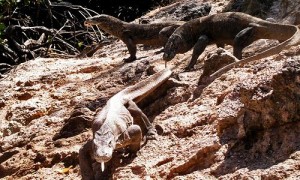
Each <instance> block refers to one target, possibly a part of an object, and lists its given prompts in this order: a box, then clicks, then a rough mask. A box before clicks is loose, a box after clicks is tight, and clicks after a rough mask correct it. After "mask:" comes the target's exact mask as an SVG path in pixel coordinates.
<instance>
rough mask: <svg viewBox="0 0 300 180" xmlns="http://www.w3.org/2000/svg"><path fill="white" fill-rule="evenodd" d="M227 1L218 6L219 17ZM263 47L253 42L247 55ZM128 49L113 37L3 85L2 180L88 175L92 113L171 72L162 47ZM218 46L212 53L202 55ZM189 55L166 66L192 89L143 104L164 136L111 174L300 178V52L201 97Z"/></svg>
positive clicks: (239, 73)
mask: <svg viewBox="0 0 300 180" xmlns="http://www.w3.org/2000/svg"><path fill="white" fill-rule="evenodd" d="M185 2H194V1H182V2H180V3H185ZM197 2H198V3H199V2H202V1H197ZM203 2H204V1H203ZM205 2H208V1H205ZM285 2H290V1H285ZM227 3H228V2H227V1H221V0H219V1H211V5H212V12H211V13H216V12H221V11H222V9H223V8H224V7H225V6H226V5H227ZM276 3H279V2H277V1H276V2H275V3H274V6H275V7H276V6H277V5H278V4H276ZM291 4H292V5H293V7H290V6H288V9H289V10H291V11H288V12H290V14H289V15H291V16H286V17H290V19H293V14H295V13H294V12H295V11H294V10H297V9H293V8H297V7H299V5H300V3H298V4H296V5H295V1H294V2H292V3H291ZM275 7H272V8H271V9H273V11H274V8H275ZM277 7H278V6H277ZM154 11H155V10H154ZM278 11H279V10H278ZM151 13H152V14H153V12H149V14H150V15H151ZM149 14H148V15H149ZM150 15H149V16H150ZM149 16H147V15H146V16H145V17H146V18H147V17H149ZM272 18H274V17H272ZM278 18H282V17H278ZM257 45H259V46H257ZM265 47H268V43H264V44H262V43H254V44H253V45H251V46H250V47H248V48H247V49H246V52H248V53H253V51H256V50H257V49H261V48H265ZM126 49H127V48H126V47H125V45H124V44H123V43H122V42H121V41H119V40H115V41H114V42H113V43H112V44H109V45H107V46H105V47H103V48H102V49H100V50H99V51H98V53H97V54H98V55H97V57H94V58H83V59H57V58H56V59H42V58H38V59H36V60H34V61H28V62H25V63H23V64H21V65H19V66H18V67H16V68H15V69H14V70H13V71H11V72H10V73H9V74H7V75H5V77H4V78H2V79H1V80H0V120H1V121H0V139H1V140H0V178H1V179H81V175H80V169H79V166H78V150H79V148H80V147H81V146H82V144H84V143H85V142H86V141H87V140H88V139H90V138H91V129H90V126H91V123H92V120H93V115H94V113H95V112H96V111H97V110H100V109H101V108H102V107H103V106H104V104H105V103H106V101H107V100H108V99H109V98H110V97H111V96H113V95H114V94H115V93H117V92H119V91H120V90H122V89H123V88H125V87H127V86H129V85H131V84H133V83H135V82H138V81H139V80H141V79H144V78H146V77H148V76H149V75H150V74H151V72H153V67H154V68H158V69H162V68H164V62H162V61H161V58H162V53H157V51H158V50H159V49H147V50H145V49H143V47H142V46H139V49H141V50H139V51H138V54H137V56H138V57H141V58H140V59H139V60H137V61H135V62H133V63H129V64H124V63H123V62H122V59H123V58H124V57H126V56H127V55H128V54H127V52H126ZM225 49H228V50H229V52H231V50H230V47H225ZM215 50H216V47H215V46H210V47H208V48H207V49H206V53H203V54H204V55H202V56H201V57H200V58H203V57H205V55H206V54H207V52H211V51H215ZM189 56H190V52H187V53H186V54H179V55H177V56H176V57H175V59H174V60H172V61H170V63H168V66H169V67H173V68H174V75H173V78H175V79H177V80H178V81H180V82H181V83H182V82H183V83H185V84H186V86H180V85H179V86H177V85H175V84H174V83H170V85H169V88H168V90H167V92H165V93H162V94H160V93H159V94H158V95H157V96H158V97H155V99H156V100H155V101H154V102H151V103H150V104H149V103H145V104H141V107H142V108H143V110H144V112H145V113H146V114H147V116H148V117H149V119H150V120H152V121H153V124H154V125H155V126H156V127H159V128H161V129H159V130H161V131H160V135H159V136H158V139H157V140H152V141H148V142H147V144H146V145H145V146H143V147H142V148H141V150H140V151H139V152H138V153H137V155H136V157H128V156H126V153H125V152H124V155H122V156H120V157H116V158H115V159H114V162H113V163H112V164H111V165H109V169H108V171H107V173H106V174H104V175H103V178H104V179H107V178H112V179H249V178H257V179H287V178H289V179H299V178H300V132H299V131H300V130H299V129H300V121H299V120H300V117H299V114H300V103H299V102H300V68H299V67H300V46H296V47H293V48H291V49H289V50H286V51H283V52H282V53H280V54H278V55H275V56H272V57H269V58H265V59H262V60H259V61H255V62H252V63H250V64H247V65H245V66H244V67H241V68H235V69H233V70H231V71H229V72H228V73H226V74H224V75H222V76H221V77H220V78H218V79H216V80H215V81H214V82H213V83H211V84H210V85H208V86H207V87H205V88H204V89H203V90H202V92H201V94H200V95H199V97H197V98H195V99H192V98H191V95H192V94H193V92H194V91H195V90H196V89H197V83H198V79H199V77H200V75H201V74H202V73H203V71H202V69H201V66H202V64H201V61H200V60H199V61H198V64H197V65H196V66H195V67H196V69H195V70H194V71H191V72H184V71H183V69H184V67H186V64H187V63H188V62H187V59H188V57H189Z"/></svg>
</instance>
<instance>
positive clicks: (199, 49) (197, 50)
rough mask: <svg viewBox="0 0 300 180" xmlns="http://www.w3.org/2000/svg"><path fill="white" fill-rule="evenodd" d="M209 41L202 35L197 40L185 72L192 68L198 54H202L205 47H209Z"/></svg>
mask: <svg viewBox="0 0 300 180" xmlns="http://www.w3.org/2000/svg"><path fill="white" fill-rule="evenodd" d="M209 42H210V39H209V38H208V37H207V36H206V35H202V36H200V37H199V38H198V41H197V42H196V44H195V45H194V49H193V54H192V58H191V61H190V63H189V65H188V66H187V67H186V70H190V69H192V68H193V67H194V65H195V64H196V62H197V59H198V57H199V56H200V54H202V53H203V51H204V49H205V48H206V46H207V45H209Z"/></svg>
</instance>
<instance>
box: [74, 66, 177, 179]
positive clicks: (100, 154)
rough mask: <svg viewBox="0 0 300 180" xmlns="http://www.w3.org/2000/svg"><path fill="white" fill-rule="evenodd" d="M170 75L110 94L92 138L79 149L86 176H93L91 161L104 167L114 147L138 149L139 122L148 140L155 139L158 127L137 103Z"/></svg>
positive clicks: (167, 70) (165, 74) (159, 73)
mask: <svg viewBox="0 0 300 180" xmlns="http://www.w3.org/2000/svg"><path fill="white" fill-rule="evenodd" d="M171 74H172V71H171V70H169V69H165V70H162V71H160V72H158V73H156V74H154V75H152V76H151V77H149V78H147V79H145V80H143V81H141V82H139V83H137V84H135V85H133V86H130V87H127V88H126V89H124V90H122V91H120V92H119V93H117V94H116V95H114V96H113V97H111V98H110V99H109V100H108V101H107V103H106V105H105V106H104V107H103V109H102V110H101V111H100V112H98V113H97V114H96V116H95V120H94V122H93V125H92V130H93V139H92V140H91V141H88V142H87V143H86V144H85V145H83V147H82V148H81V149H80V151H79V165H80V169H81V175H82V177H83V179H93V178H94V174H95V173H94V172H93V168H92V163H93V162H95V161H96V162H98V163H101V166H102V169H104V163H105V162H108V161H109V160H110V159H111V158H112V154H113V151H114V150H117V149H120V148H124V147H129V149H130V151H132V152H136V151H138V150H139V148H140V146H141V142H142V130H141V127H140V126H139V125H137V124H142V125H144V126H145V127H146V129H147V131H148V132H147V134H146V138H147V139H153V137H154V136H156V135H157V134H156V130H155V128H153V126H152V125H151V123H150V121H149V119H148V118H147V116H146V115H145V114H144V113H143V112H142V110H141V109H139V107H138V106H137V105H136V103H138V102H140V101H141V100H142V99H144V98H145V97H147V96H148V95H149V94H150V93H152V92H153V91H154V90H155V89H156V88H158V87H159V86H160V85H161V84H163V83H164V82H166V81H167V80H168V79H169V77H170V76H171ZM137 121H140V122H137ZM94 160H95V161H94Z"/></svg>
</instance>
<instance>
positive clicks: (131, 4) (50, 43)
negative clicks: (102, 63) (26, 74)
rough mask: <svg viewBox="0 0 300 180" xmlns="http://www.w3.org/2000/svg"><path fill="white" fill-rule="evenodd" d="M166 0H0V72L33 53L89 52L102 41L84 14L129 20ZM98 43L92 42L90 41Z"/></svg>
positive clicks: (53, 54)
mask: <svg viewBox="0 0 300 180" xmlns="http://www.w3.org/2000/svg"><path fill="white" fill-rule="evenodd" d="M168 2H169V1H168V0H160V1H155V0H142V1H141V0H119V1H118V0H109V1H99V0H89V1H81V0H69V1H61V0H51V1H50V0H34V1H33V0H0V10H1V11H0V12H1V14H0V52H1V53H0V74H1V73H4V72H6V71H8V70H9V69H11V68H12V66H13V65H17V64H19V63H22V62H24V61H27V60H30V59H34V58H36V57H51V56H56V57H57V56H59V57H70V56H72V57H75V56H85V55H91V54H89V53H88V52H90V50H88V51H83V50H84V49H88V48H89V47H92V49H91V52H94V51H93V49H97V47H99V46H101V42H102V41H105V38H104V37H103V36H102V34H101V32H100V30H99V29H98V28H97V27H94V28H89V29H87V28H85V27H84V25H83V22H84V21H85V19H86V18H87V17H90V16H94V15H97V14H100V13H106V14H111V15H113V16H116V17H119V18H120V19H122V20H127V21H131V20H133V19H135V18H136V17H138V16H141V15H142V14H143V13H145V12H147V11H149V9H151V7H152V6H153V5H154V6H157V5H163V4H164V3H168ZM95 42H96V44H99V45H98V46H94V45H93V44H95Z"/></svg>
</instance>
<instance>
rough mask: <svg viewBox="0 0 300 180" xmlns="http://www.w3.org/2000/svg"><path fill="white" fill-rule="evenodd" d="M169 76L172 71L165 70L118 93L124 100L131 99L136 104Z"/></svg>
mask: <svg viewBox="0 0 300 180" xmlns="http://www.w3.org/2000/svg"><path fill="white" fill-rule="evenodd" d="M171 75H172V71H171V70H170V69H167V68H166V69H164V70H162V71H159V72H157V73H155V74H153V75H152V76H150V77H149V78H147V79H145V80H143V81H140V82H138V83H137V84H135V85H133V86H130V87H127V88H126V89H124V90H122V91H120V92H119V94H121V95H122V96H123V97H124V98H127V99H131V100H133V101H134V102H135V103H138V102H140V101H141V100H142V99H143V98H145V97H146V96H147V95H149V94H150V93H151V92H153V91H154V90H155V89H156V88H158V87H159V86H160V85H161V84H163V83H164V82H165V81H167V80H168V79H169V78H170V76H171Z"/></svg>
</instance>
